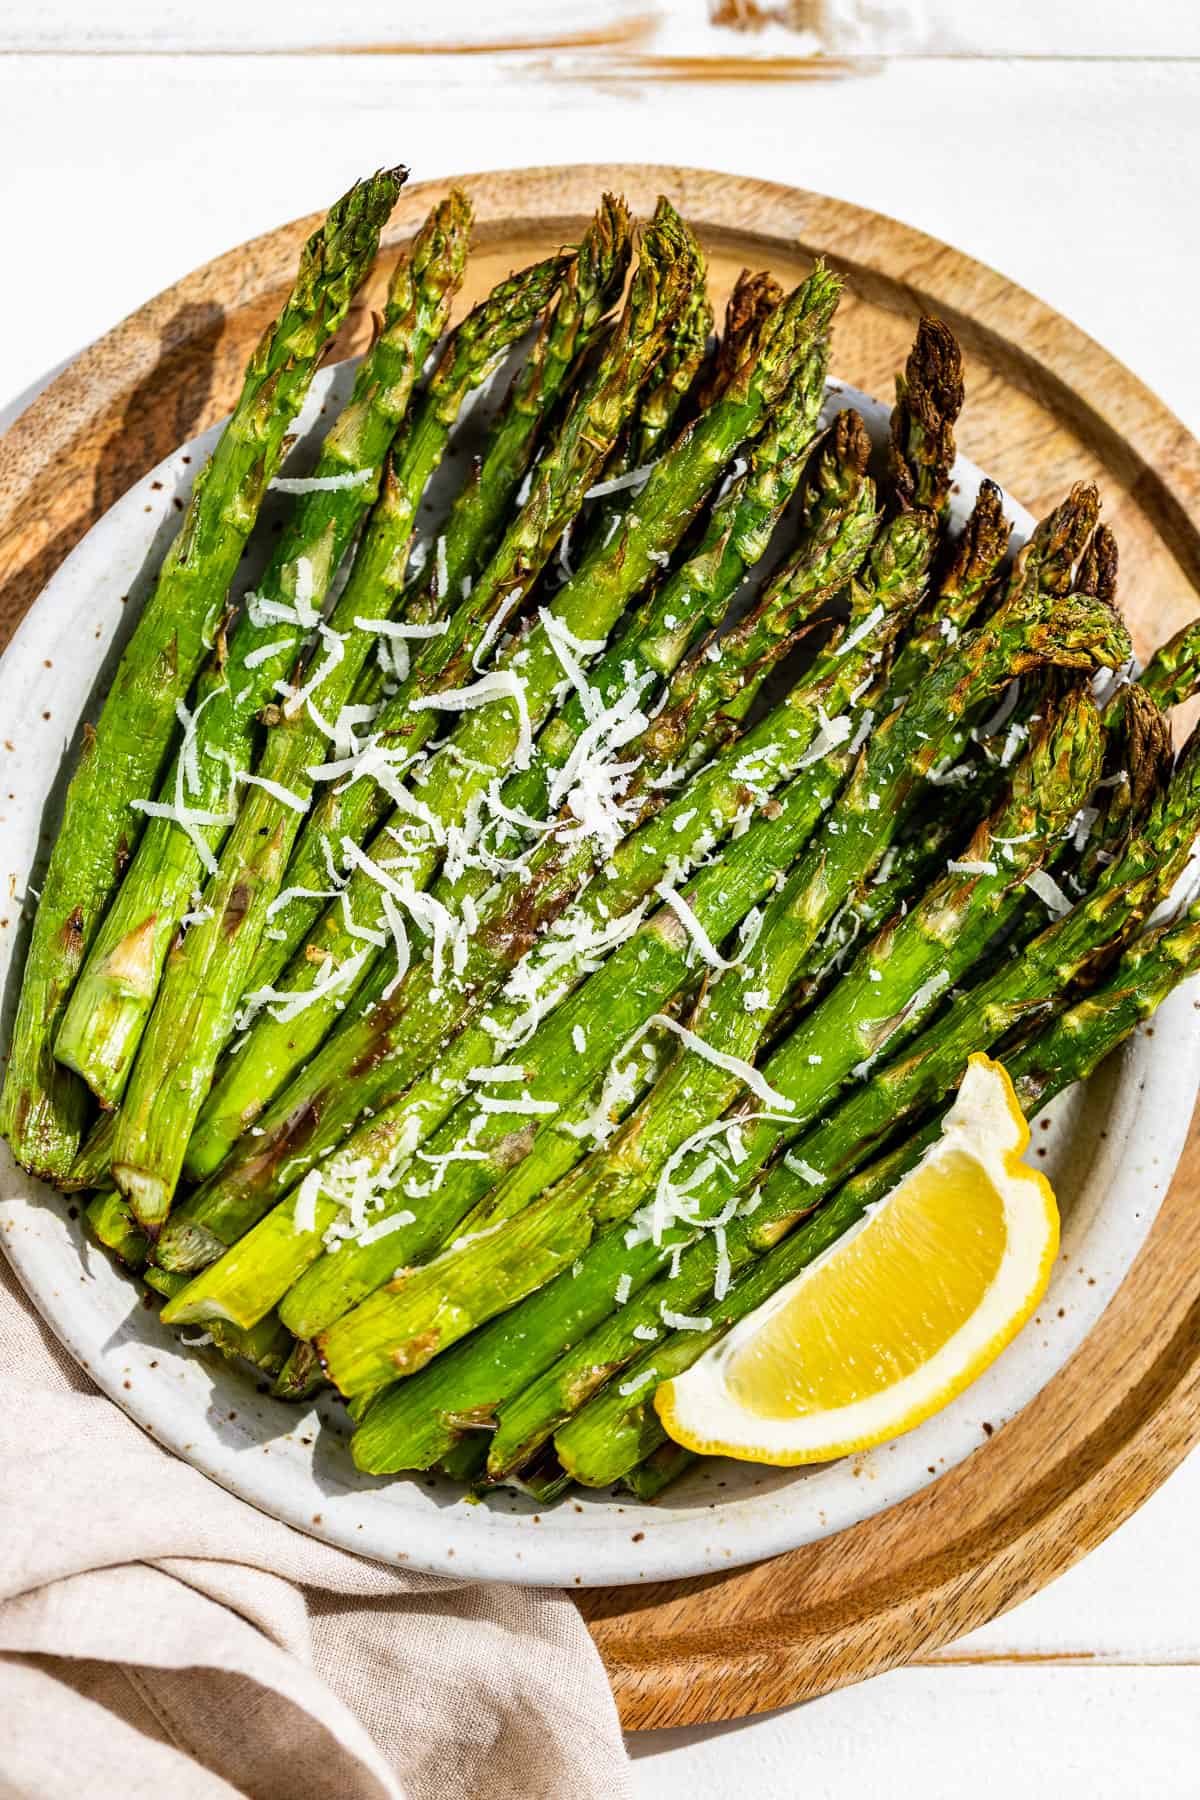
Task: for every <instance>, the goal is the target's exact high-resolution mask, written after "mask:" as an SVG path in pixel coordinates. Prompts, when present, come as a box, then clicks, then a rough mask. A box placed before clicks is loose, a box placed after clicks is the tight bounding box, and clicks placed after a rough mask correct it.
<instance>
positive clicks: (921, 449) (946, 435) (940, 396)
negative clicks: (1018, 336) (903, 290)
mask: <svg viewBox="0 0 1200 1800" xmlns="http://www.w3.org/2000/svg"><path fill="white" fill-rule="evenodd" d="M962 403H963V378H962V353H961V352H960V350H959V348H958V344H957V342H956V340H955V337H954V333H953V332H952V331H951V330H950V328H949V326H948V325H945V324H943V322H942V321H941V319H934V318H930V317H929V316H928V315H925V316H924V317H923V318H922V319H921V322H920V324H919V325H918V327H917V336H916V342H915V343H914V344H913V347H912V350H911V351H910V353H909V357H908V362H907V363H906V364H905V369H904V374H903V375H897V377H896V404H895V407H894V408H893V410H892V419H891V439H890V443H889V445H888V473H889V475H890V476H891V482H892V488H893V491H894V492H895V495H896V498H897V499H898V500H899V502H900V505H901V506H903V507H919V508H921V509H922V510H923V511H927V512H932V513H936V514H937V516H938V518H939V519H941V518H944V517H945V515H946V512H947V509H948V508H949V505H950V471H951V469H952V467H953V465H954V422H955V420H956V419H957V418H958V415H959V413H960V412H961V411H962Z"/></svg>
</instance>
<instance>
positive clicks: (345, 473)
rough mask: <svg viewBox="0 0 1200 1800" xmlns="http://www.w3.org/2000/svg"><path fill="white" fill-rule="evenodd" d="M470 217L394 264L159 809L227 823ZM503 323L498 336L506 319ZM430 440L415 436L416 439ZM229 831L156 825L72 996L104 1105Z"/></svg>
mask: <svg viewBox="0 0 1200 1800" xmlns="http://www.w3.org/2000/svg"><path fill="white" fill-rule="evenodd" d="M470 218H471V213H470V206H469V203H468V201H467V199H466V197H465V195H463V194H460V193H458V192H457V191H455V192H454V193H452V194H451V195H450V196H449V197H448V198H447V199H446V200H444V201H443V202H442V203H441V204H440V205H439V206H438V207H437V208H435V210H434V211H433V213H431V214H430V216H429V218H428V219H427V220H426V222H425V225H424V226H423V228H422V230H421V231H420V233H419V234H418V236H417V238H416V241H415V242H414V244H413V248H412V253H411V255H410V256H405V257H402V258H401V259H400V261H399V262H398V264H397V265H396V269H395V271H394V273H393V275H392V279H391V283H390V285H389V290H388V298H387V305H386V308H385V312H384V316H383V321H382V326H381V329H380V331H379V333H378V335H377V336H376V339H375V342H374V344H373V345H372V347H371V349H370V350H369V351H368V353H367V355H366V357H365V358H364V359H363V362H362V365H361V367H360V369H359V372H358V375H357V378H356V380H355V383H354V390H353V393H352V394H351V397H350V400H349V402H348V403H347V405H346V407H345V409H344V411H343V412H342V414H341V416H340V417H339V419H338V421H337V423H336V424H335V425H334V427H333V429H332V431H331V432H330V433H329V435H328V437H327V438H326V440H325V443H324V445H323V446H322V449H321V454H320V456H319V458H318V460H317V464H316V467H315V469H314V470H313V478H314V479H315V480H316V481H318V482H322V483H330V482H332V483H334V485H333V486H332V487H329V486H325V487H323V488H319V489H318V490H317V491H315V492H310V493H307V494H305V495H304V496H303V498H301V499H300V500H299V502H298V504H297V506H296V509H295V512H294V514H293V516H292V518H291V520H290V522H289V524H288V527H287V529H286V531H285V533H284V535H283V537H282V538H281V540H280V542H279V545H278V548H277V549H276V552H275V554H274V556H273V557H272V560H271V564H270V567H269V568H268V570H267V573H266V575H265V577H264V579H263V581H262V583H261V584H260V587H259V591H258V594H257V596H256V599H255V603H254V604H252V605H251V606H250V607H248V608H247V609H245V610H244V611H243V612H242V613H241V615H240V616H239V618H238V621H237V623H236V625H235V627H234V629H233V631H232V633H231V635H230V637H229V640H228V642H226V641H225V639H224V638H222V639H221V640H220V642H219V644H218V647H217V650H216V653H215V654H214V656H213V658H212V659H211V661H210V663H209V665H208V667H207V669H206V670H205V671H204V673H203V674H202V676H201V678H200V682H199V686H198V690H197V694H196V698H195V703H194V706H193V709H192V713H191V718H192V720H194V721H195V723H194V724H193V725H191V726H190V727H189V737H188V741H187V744H186V746H185V752H182V753H181V752H179V751H177V752H176V755H175V757H174V759H173V764H172V767H171V768H170V769H169V770H168V772H167V774H166V777H165V779H164V780H163V782H162V783H161V785H160V787H159V793H158V798H159V801H160V803H163V804H165V805H167V806H170V805H171V803H172V802H173V801H174V802H175V803H176V806H177V810H178V811H179V812H185V811H186V812H199V813H207V814H209V815H211V816H212V817H213V818H214V819H216V820H219V821H224V820H225V816H226V808H225V800H226V793H227V788H228V783H229V780H230V775H231V772H233V771H238V772H240V771H242V770H245V769H248V768H250V767H251V766H252V763H253V758H254V749H255V733H256V725H257V719H258V715H259V713H260V711H261V709H262V707H263V706H264V705H266V704H267V702H268V701H269V700H271V699H272V698H273V695H274V691H275V685H276V683H277V682H278V681H279V680H280V679H281V678H283V677H284V676H285V675H286V674H287V672H288V668H289V666H290V664H291V662H292V661H293V659H294V657H295V654H296V651H297V648H298V646H299V643H300V640H301V638H302V637H303V636H304V633H305V630H306V628H307V627H306V623H305V622H306V621H307V624H308V625H311V624H312V622H313V621H314V620H315V618H316V616H317V614H318V613H319V612H320V611H321V609H322V607H323V605H324V602H325V598H326V594H327V591H328V586H329V582H330V581H331V579H332V578H333V576H334V574H335V573H336V570H337V567H338V565H339V563H340V562H341V559H342V556H343V553H344V552H345V550H346V548H347V546H348V545H349V543H350V540H351V538H352V536H353V535H354V532H355V531H356V529H357V527H358V525H359V523H360V521H361V520H362V518H363V517H364V516H365V514H366V512H367V510H368V508H369V507H370V506H371V504H372V502H373V501H374V500H375V498H376V496H377V494H378V491H379V481H380V471H381V466H382V464H383V461H384V458H385V456H386V453H387V448H388V444H389V442H390V440H391V438H392V436H393V434H394V433H395V431H396V430H397V428H398V426H399V425H400V422H401V420H402V419H403V417H404V415H405V413H406V412H407V411H408V407H409V400H410V396H411V394H412V389H413V382H414V379H415V378H416V377H417V376H418V375H419V374H420V371H421V368H422V366H423V364H424V362H425V359H426V357H427V356H428V354H429V351H430V349H431V348H432V346H433V345H434V344H435V343H436V342H437V340H438V338H439V337H440V336H441V334H442V332H443V331H444V330H445V326H446V321H447V318H448V316H449V310H450V304H451V301H452V299H453V297H454V294H455V292H456V291H457V289H458V286H459V283H460V282H461V280H462V271H463V267H464V265H465V262H466V254H467V240H468V236H469V231H470ZM498 322H499V323H500V324H501V329H503V323H504V315H503V314H501V315H500V319H499V321H498ZM471 335H472V334H470V333H465V334H460V345H461V348H460V352H459V354H458V356H457V357H456V361H458V362H461V363H462V364H463V372H462V374H461V376H459V377H458V387H459V389H460V390H461V391H462V392H465V391H466V385H467V381H468V379H469V373H468V371H469V368H470V364H469V363H468V361H467V358H466V356H465V355H464V354H462V351H465V348H466V340H467V339H468V338H470V337H471ZM456 374H457V370H456ZM423 435H425V434H423V433H422V430H421V426H420V424H418V427H417V433H416V440H415V441H420V440H421V439H422V437H423ZM421 447H422V450H423V451H424V449H425V446H424V444H422V446H421ZM420 460H421V462H422V464H424V462H425V460H426V458H425V457H424V456H422V458H421V459H420ZM281 613H282V615H283V616H282V617H281V616H280V614H281ZM264 649H265V650H266V651H267V652H268V654H267V655H266V656H265V657H264V656H263V655H262V652H263V650H264ZM224 832H225V824H224V823H217V824H212V825H203V824H188V825H187V826H186V828H185V826H184V825H182V824H180V823H179V820H178V817H158V818H154V817H152V818H151V819H150V820H149V821H148V823H147V825H146V828H145V830H144V831H143V833H142V837H141V840H140V842H139V844H138V848H137V853H136V855H135V856H134V859H133V862H132V864H131V866H130V868H129V869H128V871H127V873H126V875H125V878H124V881H123V882H122V884H121V887H120V890H119V892H118V894H117V896H116V899H115V901H114V903H113V905H112V906H111V907H110V908H109V910H108V913H107V914H106V916H105V918H104V921H103V924H102V925H101V927H100V931H99V933H98V934H97V937H96V941H95V943H94V945H93V946H92V950H91V953H90V954H89V956H88V959H87V962H86V964H85V966H84V968H83V970H82V972H81V974H80V977H79V980H78V981H77V982H76V984H75V989H74V992H73V993H72V995H71V999H70V1001H69V1003H68V1005H67V1010H66V1013H65V1015H64V1017H63V1021H62V1024H61V1026H60V1027H59V1031H58V1036H57V1038H56V1040H55V1055H56V1056H57V1057H58V1059H59V1061H60V1062H63V1063H65V1064H66V1065H67V1067H68V1068H72V1069H75V1070H76V1071H77V1072H78V1073H79V1074H80V1075H82V1076H83V1078H84V1080H85V1081H86V1082H87V1083H88V1086H89V1087H90V1088H91V1089H92V1091H93V1093H94V1094H95V1095H96V1096H97V1098H98V1099H99V1100H100V1102H101V1104H102V1105H103V1106H105V1107H109V1108H111V1107H113V1106H115V1105H116V1104H117V1102H118V1100H119V1099H120V1097H121V1094H122V1092H123V1090H124V1086H125V1082H126V1080H127V1078H128V1074H129V1070H130V1068H131V1067H132V1064H133V1058H134V1055H135V1054H136V1051H137V1046H138V1043H139V1041H140V1038H141V1034H142V1031H143V1029H144V1027H145V1023H146V1020H147V1019H148V1017H149V1014H150V1008H151V1006H152V1005H153V1002H154V994H155V991H156V989H157V986H158V980H159V976H160V974H161V972H162V967H163V963H164V962H165V960H166V955H167V951H168V948H169V946H170V943H171V940H172V938H173V937H174V935H175V932H176V930H177V929H178V925H179V920H180V919H181V917H182V916H183V914H184V913H185V912H186V910H187V906H188V896H189V895H190V894H191V893H192V892H193V890H194V889H195V888H196V886H197V884H198V882H199V880H200V877H201V873H202V870H203V869H204V868H207V870H208V872H209V873H210V874H211V873H212V872H213V871H214V870H215V867H216V862H215V854H216V852H217V851H218V850H219V848H220V844H221V840H222V838H223V836H224Z"/></svg>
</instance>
